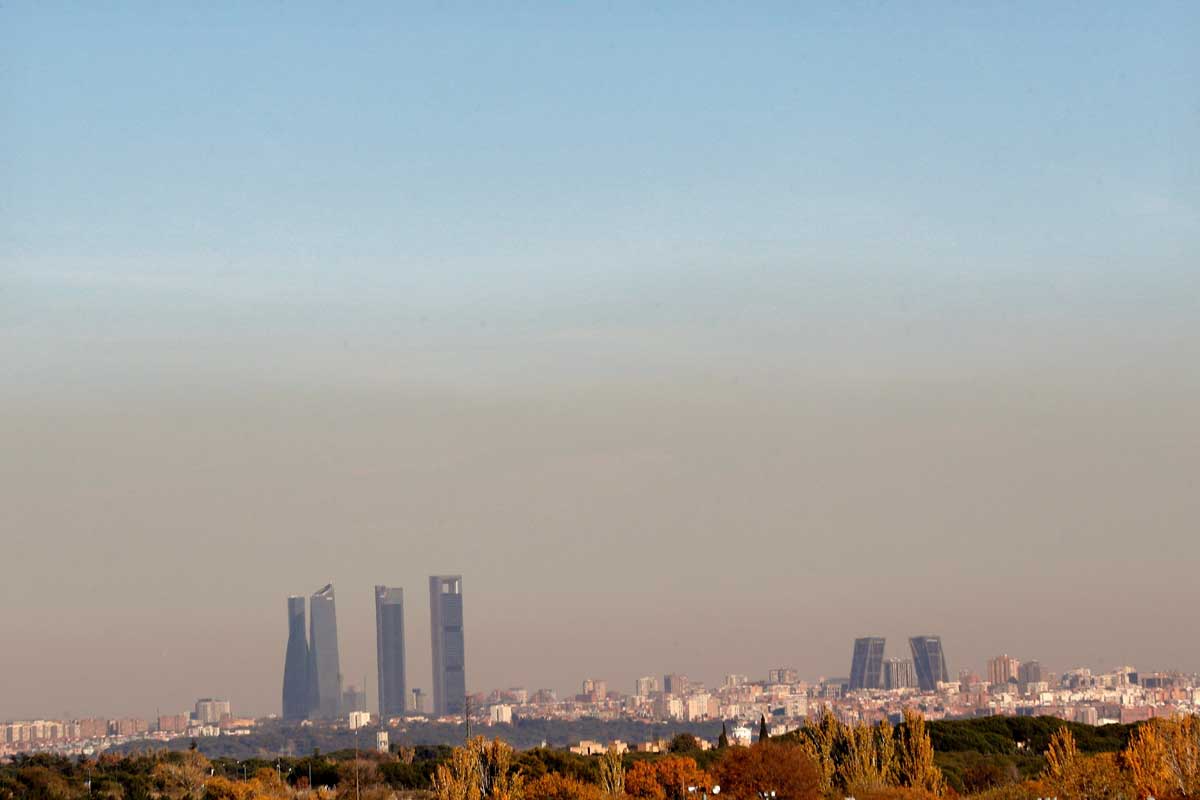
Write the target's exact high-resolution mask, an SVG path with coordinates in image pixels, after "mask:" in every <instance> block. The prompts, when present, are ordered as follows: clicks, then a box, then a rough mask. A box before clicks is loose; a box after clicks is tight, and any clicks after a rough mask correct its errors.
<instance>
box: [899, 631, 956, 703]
mask: <svg viewBox="0 0 1200 800" xmlns="http://www.w3.org/2000/svg"><path fill="white" fill-rule="evenodd" d="M908 644H909V647H910V648H911V649H912V657H913V668H914V669H916V671H917V684H918V685H919V686H920V687H921V691H923V692H932V691H936V690H937V685H938V684H939V683H947V682H949V680H950V671H949V670H948V669H946V654H945V652H943V650H942V637H940V636H914V637H912V638H911V639H909V640H908Z"/></svg>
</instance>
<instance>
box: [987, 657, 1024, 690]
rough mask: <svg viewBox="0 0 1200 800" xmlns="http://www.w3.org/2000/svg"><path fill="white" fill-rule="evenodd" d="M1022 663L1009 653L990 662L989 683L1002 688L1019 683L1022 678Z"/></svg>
mask: <svg viewBox="0 0 1200 800" xmlns="http://www.w3.org/2000/svg"><path fill="white" fill-rule="evenodd" d="M1020 670H1021V662H1020V661H1017V660H1016V659H1015V658H1013V657H1012V656H1010V655H1008V654H1007V653H1006V654H1004V655H1002V656H996V657H995V658H993V659H992V660H990V661H988V683H990V684H991V685H992V686H996V687H1002V686H1005V685H1007V684H1009V683H1017V682H1018V680H1019V678H1020Z"/></svg>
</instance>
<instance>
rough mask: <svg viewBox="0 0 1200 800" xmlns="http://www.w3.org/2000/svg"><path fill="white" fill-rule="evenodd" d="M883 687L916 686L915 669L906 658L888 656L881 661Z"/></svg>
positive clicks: (909, 687)
mask: <svg viewBox="0 0 1200 800" xmlns="http://www.w3.org/2000/svg"><path fill="white" fill-rule="evenodd" d="M883 688H885V689H915V688H917V671H916V669H915V668H914V667H913V662H912V661H911V660H910V659H907V658H889V659H886V660H884V662H883Z"/></svg>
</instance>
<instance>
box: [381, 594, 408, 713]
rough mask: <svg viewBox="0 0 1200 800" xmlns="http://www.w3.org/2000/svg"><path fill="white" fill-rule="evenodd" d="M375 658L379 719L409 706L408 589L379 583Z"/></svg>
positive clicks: (401, 711)
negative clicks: (406, 661)
mask: <svg viewBox="0 0 1200 800" xmlns="http://www.w3.org/2000/svg"><path fill="white" fill-rule="evenodd" d="M375 660H376V666H377V667H378V669H379V719H380V720H381V721H383V720H386V719H388V718H389V717H402V716H404V713H405V711H407V710H408V709H407V708H406V706H407V705H408V698H407V694H408V687H407V682H406V681H405V680H404V590H403V589H398V588H389V587H387V586H376V587H375Z"/></svg>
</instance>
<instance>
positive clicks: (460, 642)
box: [429, 575, 467, 717]
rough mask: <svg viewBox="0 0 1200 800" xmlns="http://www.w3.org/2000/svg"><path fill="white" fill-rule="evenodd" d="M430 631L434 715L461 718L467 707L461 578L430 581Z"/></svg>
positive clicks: (434, 578) (442, 576)
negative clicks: (452, 715) (459, 715)
mask: <svg viewBox="0 0 1200 800" xmlns="http://www.w3.org/2000/svg"><path fill="white" fill-rule="evenodd" d="M429 628H430V637H431V639H432V644H433V713H434V714H435V715H436V716H439V717H442V716H446V715H449V714H461V713H463V710H464V709H465V708H466V704H467V673H466V645H465V642H464V639H463V598H462V576H461V575H431V576H430V578H429Z"/></svg>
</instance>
